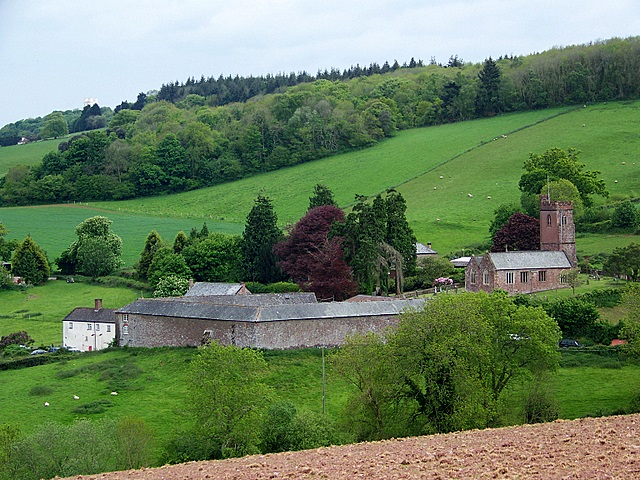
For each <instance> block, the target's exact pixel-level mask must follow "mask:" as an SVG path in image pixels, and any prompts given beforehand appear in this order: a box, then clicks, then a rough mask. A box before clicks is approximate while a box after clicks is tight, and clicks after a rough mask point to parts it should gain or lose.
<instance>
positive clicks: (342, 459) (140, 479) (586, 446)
mask: <svg viewBox="0 0 640 480" xmlns="http://www.w3.org/2000/svg"><path fill="white" fill-rule="evenodd" d="M74 478H77V479H85V480H86V479H105V480H107V479H135V480H151V479H154V480H175V479H190V480H199V479H206V478H208V479H238V480H243V479H274V478H275V479H280V478H287V479H321V478H326V479H353V478H367V479H369V478H374V479H383V478H384V479H413V478H421V479H448V478H479V479H484V478H500V479H506V478H509V479H512V478H526V479H543V478H544V479H546V478H557V479H587V478H588V479H640V415H627V416H616V417H603V418H588V419H580V420H573V421H565V420H558V421H555V422H552V423H547V424H539V425H527V426H520V427H508V428H497V429H489V430H476V431H468V432H459V433H451V434H447V435H433V436H428V437H415V438H406V439H398V440H388V441H383V442H371V443H360V444H356V445H345V446H340V447H330V448H319V449H316V450H307V451H302V452H288V453H279V454H270V455H254V456H250V457H244V458H235V459H229V460H221V461H209V462H192V463H185V464H181V465H171V466H169V465H166V466H164V467H160V468H150V469H142V470H131V471H127V472H112V473H105V474H100V475H90V476H78V477H74Z"/></svg>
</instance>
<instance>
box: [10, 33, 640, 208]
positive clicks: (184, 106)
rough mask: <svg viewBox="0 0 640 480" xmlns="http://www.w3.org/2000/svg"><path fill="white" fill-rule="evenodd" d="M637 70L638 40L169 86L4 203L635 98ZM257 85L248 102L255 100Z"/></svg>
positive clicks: (259, 164)
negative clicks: (275, 80) (238, 96)
mask: <svg viewBox="0 0 640 480" xmlns="http://www.w3.org/2000/svg"><path fill="white" fill-rule="evenodd" d="M381 69H382V68H381ZM638 71H640V37H633V38H628V39H624V40H622V39H611V40H607V41H602V42H597V43H593V44H589V45H580V46H572V47H567V48H556V49H552V50H549V51H547V52H544V53H540V54H535V55H530V56H526V57H513V56H508V57H500V58H498V59H496V60H493V59H492V58H489V59H487V60H485V62H483V63H482V64H466V63H464V62H462V61H460V60H458V59H457V58H455V59H453V61H450V62H449V64H448V65H447V66H440V65H437V64H435V63H432V64H430V65H427V66H420V64H418V63H416V65H415V67H413V68H409V67H408V66H407V68H397V69H395V70H394V69H393V68H392V67H389V72H387V73H379V74H378V73H375V74H372V75H363V76H359V77H354V78H350V79H346V80H342V79H336V80H331V79H327V78H321V79H317V80H315V81H312V82H306V83H301V84H298V85H295V86H292V87H287V86H280V87H279V88H278V89H276V90H277V91H278V92H279V93H271V94H267V95H264V94H262V93H260V92H258V94H257V95H254V96H253V97H251V98H249V99H248V100H247V101H245V102H242V103H240V102H238V103H229V104H226V105H219V103H221V102H224V101H227V98H226V97H225V96H224V95H222V94H221V93H220V92H221V90H224V89H223V87H224V86H225V85H226V83H225V82H223V81H220V80H217V81H213V80H212V79H209V80H201V81H200V82H196V81H193V80H190V81H188V82H187V83H188V85H187V84H184V85H182V84H181V85H178V86H176V84H172V85H165V86H163V88H162V89H161V90H160V92H159V93H158V94H157V95H148V96H146V95H140V96H139V97H138V100H137V101H136V102H135V103H134V104H131V105H127V104H122V105H120V106H119V108H118V112H117V113H116V114H115V115H114V116H113V118H112V119H111V120H110V122H109V126H108V129H106V130H105V131H99V132H91V133H87V134H83V135H81V136H77V137H73V138H71V139H70V140H69V141H68V142H64V143H62V144H61V145H60V149H59V150H58V151H57V152H52V153H49V154H47V155H46V156H45V158H44V159H43V162H42V163H41V164H40V165H38V166H36V167H33V168H27V167H17V168H14V169H12V170H11V171H9V172H8V174H7V175H6V177H5V178H4V180H2V182H1V183H0V201H1V202H2V203H1V204H2V205H19V204H29V203H50V202H59V201H71V200H79V201H86V200H110V199H124V198H132V197H136V196H146V195H155V194H159V193H172V192H181V191H186V190H191V189H195V188H200V187H205V186H210V185H215V184H218V183H222V182H227V181H231V180H235V179H239V178H242V177H246V176H249V175H253V174H257V173H262V172H266V171H271V170H276V169H279V168H282V167H286V166H290V165H295V164H299V163H304V162H308V161H313V160H316V159H319V158H323V157H326V156H329V155H333V154H336V153H340V152H346V151H350V150H354V149H361V148H365V147H368V146H371V145H374V144H375V143H377V142H379V141H381V140H383V139H385V138H388V137H392V136H393V135H394V134H395V133H396V132H397V131H398V130H402V129H408V128H414V127H422V126H429V125H437V124H442V123H448V122H456V121H463V120H469V119H473V118H480V117H487V116H493V115H498V114H501V113H505V112H513V111H524V110H530V109H540V108H548V107H556V106H561V105H572V104H582V103H586V102H598V101H606V100H620V99H636V98H638V94H639V92H640V76H638V75H637V72H638ZM367 73H368V72H367ZM327 75H328V76H330V75H331V72H328V73H327ZM334 75H335V76H337V75H338V72H335V71H334ZM238 85H239V84H238ZM250 85H251V81H248V83H247V84H246V88H245V94H246V95H251V94H253V93H255V92H253V91H252V90H251V88H250ZM214 87H215V88H214ZM209 88H211V89H212V90H208V89H209ZM171 92H173V93H171ZM194 92H200V93H194ZM127 107H129V108H127Z"/></svg>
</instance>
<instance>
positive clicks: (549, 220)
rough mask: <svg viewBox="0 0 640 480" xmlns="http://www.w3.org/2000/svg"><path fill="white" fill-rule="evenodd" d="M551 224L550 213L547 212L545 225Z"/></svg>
mask: <svg viewBox="0 0 640 480" xmlns="http://www.w3.org/2000/svg"><path fill="white" fill-rule="evenodd" d="M550 226H551V214H549V213H548V214H547V227H550Z"/></svg>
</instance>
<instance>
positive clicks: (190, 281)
mask: <svg viewBox="0 0 640 480" xmlns="http://www.w3.org/2000/svg"><path fill="white" fill-rule="evenodd" d="M191 287H193V278H190V279H189V288H191Z"/></svg>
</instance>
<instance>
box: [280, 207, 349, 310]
mask: <svg viewBox="0 0 640 480" xmlns="http://www.w3.org/2000/svg"><path fill="white" fill-rule="evenodd" d="M343 221H344V213H343V212H342V210H340V209H339V208H337V207H333V206H331V205H323V206H320V207H316V208H313V209H311V210H309V212H307V214H306V215H305V216H304V217H302V218H301V219H300V221H299V222H298V223H297V224H296V225H295V226H294V227H293V230H291V234H290V235H289V236H288V237H287V238H285V239H284V240H282V241H281V242H279V243H277V244H276V245H275V246H274V248H273V251H274V252H275V254H276V256H277V257H278V259H279V265H280V268H281V269H282V271H283V272H285V273H286V274H287V275H289V276H290V277H291V279H292V280H293V281H294V282H296V283H297V284H298V285H300V288H302V289H303V290H305V291H310V292H314V293H315V294H316V296H317V297H318V298H319V299H334V300H344V299H345V298H348V297H350V296H352V295H353V294H355V293H356V292H357V290H358V284H357V283H356V282H355V280H354V279H353V274H352V272H351V267H349V266H348V265H347V263H346V262H345V260H344V258H343V253H342V239H341V238H340V237H334V238H332V239H331V240H329V239H328V238H327V237H328V234H329V230H330V229H331V225H332V224H333V222H343Z"/></svg>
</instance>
